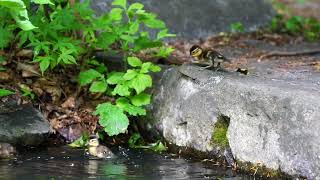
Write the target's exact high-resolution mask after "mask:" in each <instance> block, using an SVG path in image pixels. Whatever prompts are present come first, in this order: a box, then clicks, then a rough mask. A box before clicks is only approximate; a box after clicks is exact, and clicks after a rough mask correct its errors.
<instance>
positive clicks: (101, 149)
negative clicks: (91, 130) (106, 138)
mask: <svg viewBox="0 0 320 180" xmlns="http://www.w3.org/2000/svg"><path fill="white" fill-rule="evenodd" d="M88 149H89V154H90V155H92V156H96V157H98V158H112V157H114V154H113V153H112V151H111V150H110V149H109V148H107V147H106V146H103V145H100V143H99V139H98V136H96V135H92V136H90V140H89V144H88Z"/></svg>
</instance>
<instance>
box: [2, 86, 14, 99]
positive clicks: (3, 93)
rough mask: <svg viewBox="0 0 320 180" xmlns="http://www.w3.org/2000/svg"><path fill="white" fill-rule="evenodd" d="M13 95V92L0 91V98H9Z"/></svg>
mask: <svg viewBox="0 0 320 180" xmlns="http://www.w3.org/2000/svg"><path fill="white" fill-rule="evenodd" d="M12 94H15V92H13V91H10V90H7V89H2V88H1V89H0V97H4V96H9V95H12Z"/></svg>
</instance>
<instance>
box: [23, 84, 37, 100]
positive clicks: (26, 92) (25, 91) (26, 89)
mask: <svg viewBox="0 0 320 180" xmlns="http://www.w3.org/2000/svg"><path fill="white" fill-rule="evenodd" d="M20 88H21V91H22V96H24V97H30V98H31V99H32V100H34V98H35V95H34V94H33V93H32V90H31V89H30V88H29V87H28V86H26V85H24V84H21V85H20Z"/></svg>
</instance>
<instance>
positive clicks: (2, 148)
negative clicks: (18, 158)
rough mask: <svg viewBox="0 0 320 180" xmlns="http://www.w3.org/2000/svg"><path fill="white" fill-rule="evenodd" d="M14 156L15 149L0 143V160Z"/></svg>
mask: <svg viewBox="0 0 320 180" xmlns="http://www.w3.org/2000/svg"><path fill="white" fill-rule="evenodd" d="M15 154H16V149H15V148H14V147H13V146H12V145H11V144H8V143H0V159H7V158H12V157H14V155H15Z"/></svg>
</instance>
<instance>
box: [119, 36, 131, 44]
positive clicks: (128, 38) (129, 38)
mask: <svg viewBox="0 0 320 180" xmlns="http://www.w3.org/2000/svg"><path fill="white" fill-rule="evenodd" d="M120 38H121V39H123V40H125V41H127V42H131V43H132V42H134V37H133V36H130V35H127V34H122V35H121V36H120Z"/></svg>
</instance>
